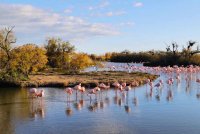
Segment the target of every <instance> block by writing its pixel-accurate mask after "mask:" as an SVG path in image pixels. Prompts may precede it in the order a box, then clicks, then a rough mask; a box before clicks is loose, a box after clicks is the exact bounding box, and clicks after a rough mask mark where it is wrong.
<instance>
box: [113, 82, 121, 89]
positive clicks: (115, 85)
mask: <svg viewBox="0 0 200 134" xmlns="http://www.w3.org/2000/svg"><path fill="white" fill-rule="evenodd" d="M112 85H113V86H114V87H115V88H119V87H120V84H119V83H118V82H115V83H113V84H112Z"/></svg>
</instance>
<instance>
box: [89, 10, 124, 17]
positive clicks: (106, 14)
mask: <svg viewBox="0 0 200 134" xmlns="http://www.w3.org/2000/svg"><path fill="white" fill-rule="evenodd" d="M126 13H127V12H125V11H110V12H106V13H92V14H91V16H97V17H105V16H106V17H113V16H121V15H124V14H126Z"/></svg>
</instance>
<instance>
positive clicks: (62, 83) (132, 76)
mask: <svg viewBox="0 0 200 134" xmlns="http://www.w3.org/2000/svg"><path fill="white" fill-rule="evenodd" d="M157 77H158V76H156V75H151V74H147V73H140V72H135V73H127V72H106V71H104V72H88V73H79V74H74V75H70V74H53V73H51V74H45V73H43V74H37V75H30V76H29V78H30V79H29V80H27V81H21V82H20V83H19V84H18V85H20V86H22V87H67V86H69V87H70V86H74V85H76V84H78V83H80V82H81V83H82V85H83V86H86V87H95V86H97V85H98V84H99V83H102V82H103V83H107V84H108V83H110V84H112V83H114V82H116V81H118V82H126V83H128V84H130V83H133V82H138V83H139V85H142V84H144V80H145V79H147V78H148V79H151V80H154V79H156V78H157Z"/></svg>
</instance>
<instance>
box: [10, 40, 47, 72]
mask: <svg viewBox="0 0 200 134" xmlns="http://www.w3.org/2000/svg"><path fill="white" fill-rule="evenodd" d="M46 63H47V56H46V50H45V49H43V48H40V47H37V46H36V45H34V44H26V45H23V46H20V47H17V48H15V49H13V51H12V60H11V68H12V70H14V71H17V72H20V73H22V74H24V75H25V76H28V75H29V74H30V73H34V72H36V71H38V70H40V69H42V68H44V67H45V65H46Z"/></svg>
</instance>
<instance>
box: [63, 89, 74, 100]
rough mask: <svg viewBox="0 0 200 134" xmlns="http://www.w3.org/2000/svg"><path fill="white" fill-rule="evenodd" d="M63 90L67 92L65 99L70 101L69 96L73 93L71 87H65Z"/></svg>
mask: <svg viewBox="0 0 200 134" xmlns="http://www.w3.org/2000/svg"><path fill="white" fill-rule="evenodd" d="M65 92H66V93H67V101H70V96H71V95H72V94H73V88H70V87H68V88H66V89H65Z"/></svg>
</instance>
